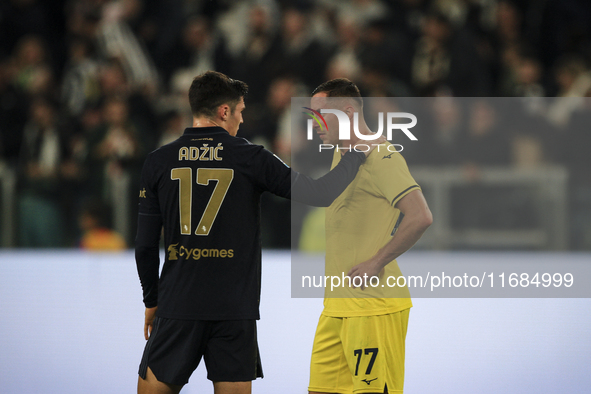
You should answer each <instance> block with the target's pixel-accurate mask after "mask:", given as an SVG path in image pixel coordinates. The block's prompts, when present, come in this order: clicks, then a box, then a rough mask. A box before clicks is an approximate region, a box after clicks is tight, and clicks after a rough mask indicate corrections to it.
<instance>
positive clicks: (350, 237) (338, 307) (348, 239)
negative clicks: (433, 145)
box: [323, 142, 419, 317]
mask: <svg viewBox="0 0 591 394" xmlns="http://www.w3.org/2000/svg"><path fill="white" fill-rule="evenodd" d="M389 146H392V145H391V144H390V143H389V142H386V143H385V144H382V145H380V146H379V147H376V149H375V150H374V151H373V152H372V153H371V154H370V155H369V157H368V158H367V160H366V162H365V163H364V164H363V165H362V166H361V167H360V169H359V172H358V173H357V176H356V177H355V179H354V180H353V182H351V184H350V185H349V186H348V187H347V189H346V190H345V191H344V192H343V193H342V194H341V195H340V196H339V197H338V198H337V199H336V200H335V201H334V202H333V203H332V204H331V205H330V207H328V208H327V209H326V268H325V272H326V274H325V275H326V276H329V277H331V276H338V277H340V278H343V276H344V275H346V274H347V272H349V270H350V269H351V268H352V267H353V266H355V265H357V264H359V263H361V262H363V261H366V260H368V259H369V258H370V257H372V256H373V255H375V254H376V253H377V252H378V250H379V249H380V248H382V247H383V246H384V245H385V244H386V243H387V242H389V241H390V240H391V239H392V236H393V235H394V233H395V230H396V226H397V224H398V219H399V217H400V210H398V209H397V208H395V205H396V203H397V202H398V201H399V200H400V199H401V198H402V197H404V196H405V195H406V194H408V193H410V192H411V191H413V190H416V189H419V186H418V185H417V183H416V182H415V180H414V179H413V178H412V176H411V175H410V172H409V171H408V166H407V165H406V161H405V160H404V158H403V157H402V155H401V154H400V153H397V152H390V151H389V150H388V147H389ZM378 148H379V151H378ZM390 149H392V150H394V147H393V146H392V147H391V148H390ZM340 160H341V154H340V152H336V151H335V155H334V157H333V162H332V168H334V167H335V166H336V165H337V164H338V163H339V161H340ZM400 275H402V274H401V272H400V268H399V267H398V264H397V263H396V260H394V261H392V262H390V263H389V264H388V265H386V267H385V268H384V270H383V272H382V273H381V274H380V278H379V282H377V281H376V280H374V281H372V282H371V285H369V284H370V281H369V278H368V279H367V283H368V287H366V288H365V290H361V288H354V287H350V286H349V285H348V283H347V281H346V278H343V279H344V280H343V281H342V282H345V283H341V286H339V287H334V288H331V286H328V285H327V287H326V289H325V299H324V311H323V314H324V315H327V316H332V317H351V316H371V315H380V314H386V313H394V312H397V311H400V310H403V309H406V308H410V307H411V306H412V303H411V300H410V293H409V291H408V288H407V287H406V285H404V286H403V287H397V285H396V284H395V283H396V278H398V277H399V276H400ZM388 278H390V279H388ZM399 283H401V284H404V283H403V281H402V280H400V281H399Z"/></svg>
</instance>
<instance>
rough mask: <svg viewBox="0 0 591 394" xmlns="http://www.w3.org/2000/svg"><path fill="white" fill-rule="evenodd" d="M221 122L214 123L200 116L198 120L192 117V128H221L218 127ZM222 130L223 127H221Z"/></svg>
mask: <svg viewBox="0 0 591 394" xmlns="http://www.w3.org/2000/svg"><path fill="white" fill-rule="evenodd" d="M220 123H221V122H219V123H218V122H216V121H215V120H212V119H210V118H206V117H204V116H201V117H199V118H196V117H193V127H216V126H217V127H222V126H220ZM222 128H223V127H222Z"/></svg>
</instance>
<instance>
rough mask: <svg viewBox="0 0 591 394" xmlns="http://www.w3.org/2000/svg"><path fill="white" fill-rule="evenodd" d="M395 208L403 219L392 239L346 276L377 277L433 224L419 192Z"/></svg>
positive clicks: (409, 195) (412, 194)
mask: <svg viewBox="0 0 591 394" xmlns="http://www.w3.org/2000/svg"><path fill="white" fill-rule="evenodd" d="M396 208H398V209H399V210H400V212H402V213H403V214H404V219H403V220H402V222H401V223H400V227H399V228H398V230H397V231H396V233H395V234H394V236H393V237H392V239H391V240H390V241H389V242H388V243H387V244H386V245H384V246H383V247H382V248H381V249H380V250H379V251H378V252H377V253H376V254H375V255H374V256H373V257H372V258H370V259H369V260H367V261H364V262H362V263H359V264H357V265H356V266H354V267H353V268H351V270H349V272H348V273H347V275H348V276H350V277H352V278H353V277H356V276H361V277H363V276H364V275H367V276H369V277H371V276H378V275H379V274H380V272H381V271H382V270H383V269H384V267H385V266H386V265H388V263H390V262H391V261H393V260H395V259H396V258H398V256H400V255H401V254H403V253H404V252H406V251H407V250H409V249H410V248H411V247H412V246H413V245H414V244H415V243H416V242H417V241H418V240H419V239H420V238H421V236H422V235H423V233H424V232H425V230H427V228H428V227H429V226H430V225H431V223H433V215H432V214H431V211H430V210H429V207H428V205H427V201H425V197H424V196H423V193H422V192H421V191H420V190H413V191H412V192H410V193H408V194H407V195H406V196H404V197H402V198H401V199H400V201H398V203H396Z"/></svg>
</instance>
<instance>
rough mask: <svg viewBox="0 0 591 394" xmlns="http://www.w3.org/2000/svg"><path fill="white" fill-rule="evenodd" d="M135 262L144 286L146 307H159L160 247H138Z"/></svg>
mask: <svg viewBox="0 0 591 394" xmlns="http://www.w3.org/2000/svg"><path fill="white" fill-rule="evenodd" d="M135 260H136V266H137V272H138V275H139V277H140V283H141V285H142V291H143V301H144V305H145V306H146V308H153V307H155V306H157V305H158V280H159V277H158V269H159V267H160V257H159V255H158V246H156V247H136V248H135Z"/></svg>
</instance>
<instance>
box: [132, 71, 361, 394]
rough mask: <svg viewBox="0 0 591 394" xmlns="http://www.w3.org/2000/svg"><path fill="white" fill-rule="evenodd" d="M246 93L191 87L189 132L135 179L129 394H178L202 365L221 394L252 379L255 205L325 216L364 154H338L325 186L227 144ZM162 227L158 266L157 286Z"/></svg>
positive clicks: (217, 86)
mask: <svg viewBox="0 0 591 394" xmlns="http://www.w3.org/2000/svg"><path fill="white" fill-rule="evenodd" d="M247 90H248V87H247V85H246V84H245V83H243V82H241V81H237V80H234V79H231V78H229V77H227V76H226V75H224V74H221V73H218V72H213V71H209V72H206V73H204V74H201V75H199V76H197V77H195V79H194V80H193V83H192V85H191V88H190V90H189V101H190V104H191V110H192V112H193V127H189V128H187V129H186V130H185V132H184V134H183V135H182V136H181V137H180V138H179V139H177V140H176V141H174V142H172V143H170V144H168V145H165V146H163V147H161V148H159V149H157V150H155V151H154V152H152V153H150V154H149V155H148V157H147V159H146V161H145V163H144V167H143V170H142V174H141V180H140V191H139V197H140V198H139V200H140V203H139V215H138V231H137V237H136V263H137V269H138V274H139V277H140V281H141V284H142V288H143V297H144V304H145V306H146V312H145V326H144V335H145V337H146V339H147V340H148V341H147V343H146V347H145V350H144V354H143V357H142V361H141V364H140V369H139V375H140V377H139V381H138V392H139V393H176V392H179V391H180V389H181V388H182V386H183V385H184V384H186V383H187V382H188V379H189V377H190V376H191V374H192V372H193V371H194V370H195V369H196V368H197V366H198V364H199V362H200V361H201V358H204V360H205V363H206V367H207V371H208V379H209V380H211V381H212V382H213V384H214V390H215V392H216V393H217V394H220V393H250V390H251V381H252V380H254V379H256V378H257V377H262V376H263V373H262V368H261V361H260V357H259V352H258V345H257V336H256V320H258V319H259V298H260V284H261V239H260V196H261V194H262V193H263V192H265V191H269V192H271V193H274V194H276V195H278V196H281V197H285V198H293V199H294V200H297V201H299V202H303V203H306V204H310V205H316V206H328V205H330V203H331V202H332V201H333V200H334V199H335V198H336V197H337V196H338V195H339V194H340V193H341V192H342V191H343V190H344V189H345V188H346V187H347V185H348V184H349V183H350V182H351V180H353V178H354V177H355V175H356V174H357V170H358V169H359V166H360V165H361V164H362V163H363V162H364V160H365V157H366V155H368V154H369V152H366V153H361V152H355V151H352V152H348V153H346V154H344V156H343V160H341V162H340V164H339V165H338V166H337V167H336V168H334V169H333V170H332V171H331V172H329V173H328V174H326V175H325V176H324V177H322V178H319V179H317V180H313V179H311V178H309V177H307V176H304V175H302V174H298V173H297V172H295V171H293V170H292V169H290V168H289V167H288V166H287V165H285V164H284V163H283V162H282V161H281V160H280V159H279V158H278V157H277V156H275V155H274V154H272V153H271V152H269V151H267V150H266V149H264V148H263V147H262V146H258V145H253V144H251V143H250V142H248V141H247V140H245V139H242V138H238V137H236V134H237V132H238V128H239V126H240V124H241V123H242V122H243V120H242V111H243V110H244V108H245V104H244V97H245V95H246V94H247ZM162 228H164V247H165V252H166V258H165V262H164V266H163V269H162V273H161V275H160V276H159V274H158V271H159V264H160V262H159V256H158V254H159V252H158V247H159V241H160V234H161V230H162Z"/></svg>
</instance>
